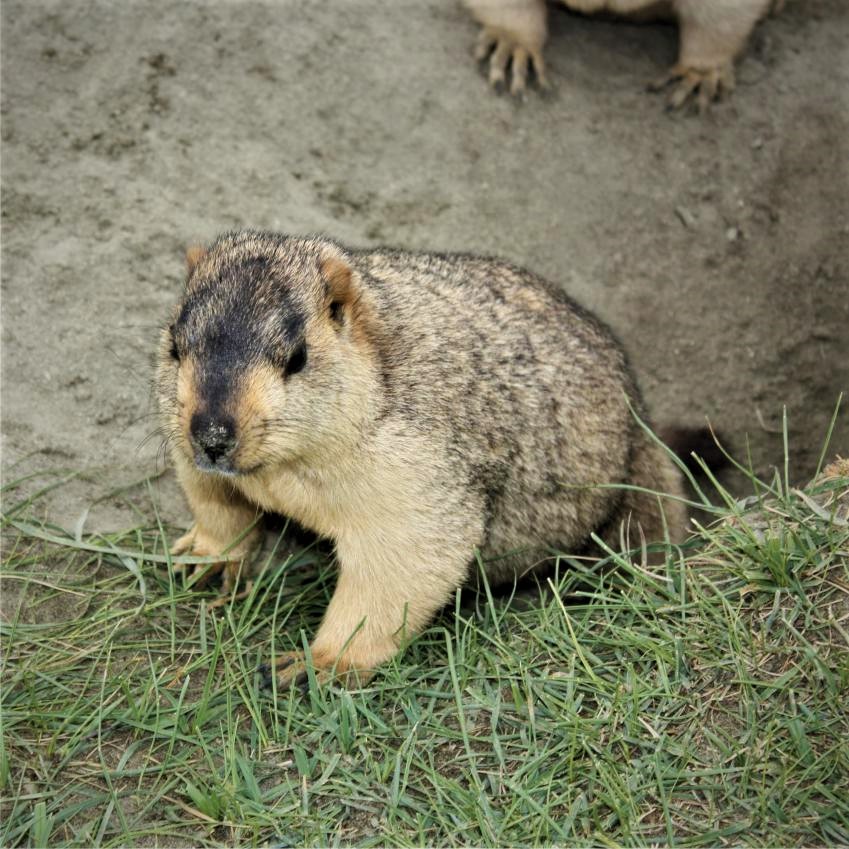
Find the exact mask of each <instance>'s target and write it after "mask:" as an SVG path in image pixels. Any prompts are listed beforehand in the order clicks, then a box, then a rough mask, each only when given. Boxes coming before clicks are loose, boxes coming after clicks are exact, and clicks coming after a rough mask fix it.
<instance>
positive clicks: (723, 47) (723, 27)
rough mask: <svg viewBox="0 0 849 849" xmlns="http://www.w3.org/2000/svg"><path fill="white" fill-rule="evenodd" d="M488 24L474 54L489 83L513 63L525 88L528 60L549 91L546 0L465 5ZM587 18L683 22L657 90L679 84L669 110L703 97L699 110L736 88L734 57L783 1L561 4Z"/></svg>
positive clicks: (468, 0) (516, 84)
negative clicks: (483, 66) (485, 67)
mask: <svg viewBox="0 0 849 849" xmlns="http://www.w3.org/2000/svg"><path fill="white" fill-rule="evenodd" d="M463 2H464V3H465V4H466V6H468V8H469V9H470V10H471V12H472V14H473V15H474V17H475V18H476V19H477V21H478V22H479V23H480V24H481V25H482V29H481V33H480V38H479V39H478V46H477V49H476V51H475V56H476V58H477V59H478V61H480V60H483V59H485V58H486V57H487V56H489V81H490V83H491V84H492V85H493V86H499V85H502V84H503V83H504V82H505V78H506V73H507V64H508V62H510V61H511V60H512V74H513V79H512V82H511V84H510V91H511V92H512V93H513V94H521V93H522V92H523V91H524V90H525V82H526V79H527V74H528V63H529V61H530V62H531V63H532V64H533V67H534V70H535V71H536V75H537V80H538V81H539V84H540V86H542V87H546V86H547V81H546V78H545V63H544V62H543V58H542V49H543V45H544V44H545V39H546V35H547V32H546V6H545V0H463ZM560 2H562V3H563V4H565V5H566V6H567V7H568V8H570V9H572V10H574V11H576V12H583V13H586V14H593V13H598V12H602V13H611V14H614V15H622V16H626V17H630V18H637V19H640V20H651V19H657V18H661V19H662V18H673V19H674V20H676V21H677V23H678V29H679V52H678V61H677V62H676V63H675V65H673V66H672V68H670V70H669V71H668V72H667V73H666V74H665V75H664V76H663V77H662V78H660V79H659V80H656V81H655V82H654V83H652V84H651V87H652V88H655V89H661V88H663V87H665V86H666V85H667V84H669V83H671V82H674V81H677V83H676V85H675V86H674V88H673V90H672V93H671V95H670V97H669V105H670V106H671V107H673V108H678V107H680V106H681V105H682V104H683V103H685V102H686V100H687V99H688V98H689V97H690V96H691V95H696V97H697V103H698V106H699V109H700V111H701V110H704V109H705V108H706V107H707V105H708V104H709V103H710V101H711V100H713V99H715V98H716V97H718V96H719V94H720V92H721V91H723V90H725V91H730V90H731V89H733V88H734V59H735V58H736V56H737V54H738V53H740V51H741V50H742V49H743V47H744V46H745V44H746V41H747V40H748V38H749V34H750V33H751V31H752V29H753V28H754V26H755V24H756V23H757V22H758V20H760V18H762V17H763V16H764V15H765V14H766V13H767V11H768V10H769V7H770V5H772V3H773V2H775V5H776V8H778V6H780V5H783V0H560Z"/></svg>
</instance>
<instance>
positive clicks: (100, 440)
mask: <svg viewBox="0 0 849 849" xmlns="http://www.w3.org/2000/svg"><path fill="white" fill-rule="evenodd" d="M2 14H3V30H2V62H3V67H2V71H3V78H2V82H3V92H2V94H3V114H2V138H3V148H2V182H3V196H2V201H3V203H2V215H3V242H2V263H3V264H2V272H3V274H2V278H3V301H2V334H3V335H2V339H3V343H2V345H3V347H2V354H3V356H2V404H3V408H2V434H3V444H2V462H3V469H4V475H5V478H6V480H7V481H8V480H10V479H12V478H16V477H19V476H20V475H23V474H26V473H29V472H31V471H34V470H37V469H46V468H56V467H64V468H74V469H85V470H88V471H91V472H93V473H95V477H94V478H93V479H92V480H89V481H80V482H78V483H77V484H75V485H74V486H73V487H72V488H71V489H66V490H63V491H62V495H61V496H57V497H55V498H53V500H52V502H49V505H48V509H49V510H51V511H52V512H53V513H54V514H55V516H56V518H57V519H59V520H60V521H70V520H72V519H73V518H74V517H75V516H77V515H79V513H80V512H81V510H82V509H83V507H84V506H85V504H87V503H88V502H90V501H91V500H92V499H93V498H95V497H96V496H98V495H101V494H103V493H104V492H105V491H107V490H108V489H109V488H110V487H112V486H118V485H121V484H123V483H127V482H130V481H133V480H136V479H139V478H141V477H143V476H144V475H146V474H148V473H150V472H152V471H153V470H154V468H155V457H156V453H157V447H158V441H157V440H156V439H155V438H154V439H152V440H150V441H147V442H145V438H146V437H147V436H148V435H149V434H150V433H151V432H152V431H153V430H154V428H155V421H154V419H153V418H152V417H151V414H152V413H153V406H152V403H151V397H150V391H149V379H150V376H151V364H152V357H153V350H154V347H155V344H156V338H157V327H158V326H159V325H160V324H161V323H162V322H163V321H164V320H165V318H166V317H167V315H168V312H169V308H170V307H171V305H172V303H173V302H174V301H175V298H176V296H177V293H178V291H179V289H180V286H181V283H182V275H183V260H182V251H183V249H184V247H185V246H186V245H187V244H190V243H192V242H194V241H198V240H200V241H202V240H209V239H211V238H213V237H214V236H215V235H216V234H217V233H218V232H219V231H221V230H224V229H229V228H236V227H242V226H252V227H260V228H272V229H279V230H286V231H291V232H311V231H323V232H327V233H329V234H332V235H334V236H336V237H337V238H339V239H340V240H342V241H347V242H348V243H350V244H353V245H366V244H377V243H389V244H397V245H403V246H407V247H411V248H429V249H458V250H463V251H476V252H483V253H497V254H500V255H503V256H505V257H507V258H509V259H511V260H513V261H515V262H518V263H522V264H526V265H528V266H530V267H532V268H534V269H536V270H538V271H539V272H541V273H543V274H545V275H548V276H550V277H552V278H553V279H555V280H558V281H560V282H561V283H562V285H563V286H564V287H566V289H567V290H568V291H569V292H571V293H572V294H573V295H574V296H575V297H576V298H578V299H579V300H581V301H582V302H583V303H585V304H586V305H587V306H589V307H590V308H592V309H593V310H595V311H597V312H598V313H599V314H600V315H601V316H603V317H604V318H605V319H606V320H607V321H608V322H609V323H610V324H611V325H612V326H613V327H614V328H615V330H616V331H617V332H618V334H619V335H620V336H621V338H622V339H623V340H624V342H625V344H626V346H627V347H628V349H629V350H630V352H631V354H632V358H633V361H634V364H635V366H636V369H637V371H638V373H639V377H640V380H641V383H642V386H643V388H644V390H645V393H646V395H647V396H648V399H649V402H650V404H651V406H652V408H653V410H654V413H655V419H656V421H657V422H680V423H687V424H699V423H701V422H702V421H703V420H704V417H705V416H709V417H710V419H711V421H712V422H714V423H715V424H716V425H717V426H718V427H721V428H722V429H723V430H724V431H725V432H726V433H727V434H729V435H730V436H731V438H732V441H733V442H734V444H735V446H736V447H737V448H738V449H740V451H741V452H742V449H743V446H744V445H745V440H746V437H747V435H748V438H749V439H750V441H751V450H752V454H753V457H754V461H755V464H756V466H757V467H758V468H759V469H766V468H769V466H770V465H771V464H773V463H776V462H779V460H780V457H781V437H780V434H779V429H780V422H781V415H782V407H783V406H784V405H786V407H787V411H788V415H789V421H790V431H791V445H792V451H793V464H792V467H791V474H792V475H793V476H794V477H795V478H796V479H803V478H805V477H806V476H808V475H809V473H810V472H811V470H812V469H813V467H814V466H815V464H816V459H817V455H818V453H819V450H820V446H821V442H822V438H823V434H824V432H825V430H826V426H827V422H828V420H829V417H830V415H831V413H832V411H833V409H834V405H835V402H836V399H837V396H838V393H839V392H840V391H841V390H845V389H847V388H849V338H848V334H847V328H849V4H847V3H846V0H807V2H806V0H796V2H793V0H790V2H789V3H788V5H787V8H786V9H785V11H784V13H783V14H781V15H780V16H778V17H773V18H771V19H769V20H767V21H765V22H764V23H762V24H761V25H760V27H759V28H758V30H757V32H756V33H755V36H754V38H753V40H752V43H751V44H750V46H749V49H748V51H747V53H746V55H745V57H744V59H743V61H742V62H741V63H740V66H739V74H738V76H739V87H738V90H737V92H736V93H735V94H734V96H733V97H732V98H731V99H730V100H729V101H727V102H724V103H722V104H720V105H718V106H717V107H715V108H714V109H713V110H712V111H711V113H710V114H709V115H707V116H706V117H704V118H699V117H696V116H695V115H692V114H688V115H674V116H670V115H668V114H666V113H665V112H664V111H663V109H662V103H661V101H660V99H659V98H658V97H657V96H655V95H651V94H648V93H646V92H645V91H644V83H645V82H646V81H648V80H649V79H651V78H653V77H655V76H657V74H658V73H659V72H660V71H661V70H662V69H664V68H665V67H666V66H667V65H668V64H670V63H671V61H672V60H673V58H674V54H675V49H676V32H675V30H674V28H672V27H670V26H662V25H658V26H654V25H650V26H648V25H647V26H638V25H631V24H627V23H618V22H607V21H604V22H602V21H597V20H589V19H584V18H580V17H576V16H573V15H570V14H568V13H566V12H565V11H562V10H560V9H556V10H553V11H552V15H551V30H552V32H551V39H550V43H549V46H548V54H547V55H548V59H549V62H550V76H551V79H552V81H553V82H554V83H555V85H556V90H555V92H554V93H553V95H552V96H550V97H547V98H541V97H539V96H538V95H536V94H532V95H531V96H529V98H528V99H527V101H526V102H524V103H516V102H513V101H511V100H510V99H509V98H508V97H505V96H501V97H499V96H496V95H495V94H493V93H491V92H490V91H489V90H488V89H487V87H486V84H485V81H484V79H483V77H482V75H481V73H480V72H479V71H478V70H477V69H476V68H475V66H474V64H473V62H472V60H471V58H470V57H471V50H472V46H473V43H474V40H475V37H476V26H475V25H474V23H473V22H472V20H471V19H470V18H469V17H468V15H467V14H466V13H465V12H464V11H463V9H462V8H460V6H459V4H458V3H457V2H455V0H417V1H416V2H413V0H399V2H383V3H378V2H376V0H369V2H365V0H332V2H325V3H314V2H309V0H277V2H266V3H259V2H236V0H233V2H218V3H211V2H209V3H197V2H180V3H164V2H159V3H155V2H149V0H134V2H133V3H115V2H80V0H63V1H62V2H61V3H60V2H45V0H40V1H39V0H26V1H25V0H5V1H4V3H3V8H2ZM833 448H834V449H835V450H841V451H842V452H843V453H844V454H845V453H849V415H843V417H842V419H841V421H840V423H839V425H838V428H837V431H836V434H835V439H834V443H833ZM161 497H162V499H163V502H164V505H165V508H164V512H165V514H166V518H169V519H174V520H175V521H177V522H181V521H185V520H186V513H185V507H184V506H183V503H182V501H181V499H180V497H179V495H178V493H177V492H176V489H175V486H174V483H173V481H171V480H170V477H168V476H166V477H165V478H164V479H163V482H162V483H161ZM100 521H103V522H107V523H108V522H110V521H117V517H114V516H113V517H109V516H104V517H103V518H102V519H101V520H100Z"/></svg>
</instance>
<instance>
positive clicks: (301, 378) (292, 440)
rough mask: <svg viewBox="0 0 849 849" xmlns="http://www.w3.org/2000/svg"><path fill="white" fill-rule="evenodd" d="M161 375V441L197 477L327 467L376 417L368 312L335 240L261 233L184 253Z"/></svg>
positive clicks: (233, 237)
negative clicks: (300, 465) (165, 439)
mask: <svg viewBox="0 0 849 849" xmlns="http://www.w3.org/2000/svg"><path fill="white" fill-rule="evenodd" d="M186 259H187V264H188V280H187V283H186V291H185V294H184V296H183V299H182V301H181V302H180V303H179V304H178V306H177V309H176V311H175V314H174V320H173V322H172V323H171V324H170V325H169V326H168V327H166V328H165V329H164V330H163V331H162V337H161V344H160V349H159V362H158V368H157V389H158V395H159V404H160V410H161V412H162V416H163V419H164V425H165V430H166V434H167V435H168V436H169V438H171V439H173V440H174V443H175V446H176V449H177V450H178V451H182V452H183V453H184V454H185V455H186V456H187V457H188V459H189V460H190V461H191V462H193V463H194V464H195V465H196V466H197V467H198V468H199V469H201V470H203V471H208V472H215V473H219V474H225V475H234V474H251V473H253V472H257V471H259V470H260V469H268V468H271V467H273V466H275V465H277V464H281V463H282V464H286V463H297V462H305V463H308V464H315V463H321V462H324V461H332V459H333V457H334V456H336V455H338V453H339V452H340V451H344V450H345V448H346V447H348V446H350V445H351V443H352V442H355V441H356V440H357V437H358V436H359V434H360V433H361V431H362V428H363V426H364V422H365V420H367V418H368V417H369V415H373V414H374V403H372V402H371V400H370V399H371V396H372V393H373V389H374V387H375V385H376V381H377V378H376V375H377V368H376V362H375V354H374V351H375V349H374V345H373V343H372V339H371V334H372V331H373V324H374V311H373V309H372V308H371V306H370V303H369V300H368V293H367V292H366V290H365V288H364V286H363V285H362V281H361V279H360V277H359V275H358V273H357V272H356V271H354V269H353V268H352V266H351V264H350V262H349V259H348V257H347V256H346V254H345V253H344V251H343V250H342V249H341V248H339V247H338V246H336V245H334V244H333V243H332V242H329V241H325V240H320V239H297V238H290V237H286V236H278V235H274V234H268V233H255V232H242V233H235V234H228V235H225V236H222V237H221V238H220V239H218V241H216V242H215V243H214V244H213V245H212V246H211V247H210V248H209V249H208V250H207V249H204V248H192V249H191V250H190V251H189V252H188V254H187V256H186Z"/></svg>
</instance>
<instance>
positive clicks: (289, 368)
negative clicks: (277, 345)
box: [283, 342, 307, 377]
mask: <svg viewBox="0 0 849 849" xmlns="http://www.w3.org/2000/svg"><path fill="white" fill-rule="evenodd" d="M306 364H307V343H306V342H301V344H300V345H298V347H297V348H295V350H294V351H292V356H291V357H289V359H288V361H287V363H286V368H285V369H284V370H283V371H284V374H285V376H286V377H291V376H292V375H293V374H297V373H298V372H299V371H301V370H302V369H303V367H304V366H305V365H306Z"/></svg>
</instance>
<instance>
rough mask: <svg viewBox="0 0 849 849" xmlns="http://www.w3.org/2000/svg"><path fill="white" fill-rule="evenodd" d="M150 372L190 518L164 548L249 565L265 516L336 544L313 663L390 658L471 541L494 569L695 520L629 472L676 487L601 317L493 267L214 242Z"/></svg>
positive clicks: (364, 669) (286, 244)
mask: <svg viewBox="0 0 849 849" xmlns="http://www.w3.org/2000/svg"><path fill="white" fill-rule="evenodd" d="M157 382H158V390H159V398H160V404H161V409H162V414H163V418H164V425H165V428H166V430H167V431H168V433H169V434H171V435H173V440H172V444H173V455H174V461H175V464H176V468H177V473H178V476H179V479H180V482H181V484H182V486H183V488H184V490H185V492H186V496H187V498H188V500H189V503H190V505H191V507H192V510H193V512H194V515H195V519H196V522H195V525H194V526H193V528H192V529H191V530H190V531H189V533H188V534H186V535H185V536H184V537H183V538H182V539H181V540H180V541H179V542H178V543H177V545H176V546H175V551H178V552H179V551H189V550H190V551H192V552H195V553H198V554H209V555H218V554H221V555H223V557H222V559H226V560H228V561H231V562H232V561H235V560H238V559H239V558H241V557H244V556H245V555H246V554H247V553H248V552H249V551H250V549H251V548H252V546H253V544H254V542H255V538H256V534H257V531H256V530H251V531H247V529H248V528H250V527H251V525H252V523H254V521H255V519H256V516H257V515H258V513H260V512H262V511H271V512H277V513H281V514H284V515H286V516H290V517H292V518H294V519H296V520H297V521H299V522H300V523H301V524H303V525H305V526H306V527H309V528H311V529H313V530H315V531H316V532H318V533H319V534H321V535H324V536H326V537H329V538H330V539H332V540H333V541H334V543H335V545H336V552H337V559H338V565H339V579H338V584H337V587H336V591H335V593H334V595H333V598H332V600H331V602H330V605H329V607H328V610H327V613H326V615H325V617H324V620H323V622H322V624H321V627H320V628H319V631H318V633H317V635H316V638H315V640H314V642H313V644H312V647H311V656H312V660H313V663H314V664H315V666H316V667H317V668H318V669H319V670H322V671H323V674H331V671H332V670H335V673H336V674H343V675H344V674H346V673H356V674H359V675H360V676H362V675H367V674H368V673H369V672H370V671H371V670H373V669H374V667H375V666H377V665H378V664H380V663H381V662H383V661H385V660H386V659H387V658H389V657H391V656H392V655H393V654H394V653H395V652H396V651H397V649H398V646H399V645H400V643H401V641H402V640H403V639H404V637H405V635H406V636H410V635H412V634H415V633H416V632H418V631H420V630H421V629H422V628H424V627H425V626H426V625H427V623H428V622H429V621H430V619H431V618H432V616H433V615H434V613H435V612H436V611H437V610H438V609H439V608H440V607H441V606H442V605H443V604H445V602H446V601H448V599H449V598H450V597H451V595H452V594H453V593H454V592H455V591H456V589H457V588H458V587H460V586H461V585H463V584H464V583H465V582H466V581H467V579H468V578H469V576H470V565H471V564H472V562H473V559H474V556H475V552H476V551H479V552H480V553H481V555H482V558H483V561H484V564H485V569H486V571H487V575H488V578H489V580H490V581H491V582H492V583H498V582H502V581H509V580H513V578H514V577H515V576H516V575H517V574H520V573H524V572H527V571H529V570H532V569H534V568H536V567H537V566H538V565H540V564H542V563H543V562H545V560H546V558H547V557H549V556H550V552H551V551H552V550H562V551H568V552H572V553H580V552H584V551H587V550H588V549H589V548H590V536H591V534H593V533H595V534H597V535H598V536H600V537H601V538H602V539H604V540H606V541H607V542H609V543H610V544H611V545H613V546H615V547H619V545H620V540H621V539H622V534H623V532H624V534H625V538H626V539H627V540H629V541H630V543H631V544H638V543H639V541H640V539H641V537H642V536H644V537H645V538H646V539H647V540H650V541H651V540H658V539H661V538H662V537H663V536H664V534H665V533H666V532H668V533H669V534H670V536H672V538H673V539H677V538H679V537H680V536H681V535H682V534H683V532H684V525H685V521H686V515H685V512H684V509H683V507H682V505H681V503H680V502H679V501H676V500H674V499H673V500H669V501H666V502H664V509H663V511H662V510H661V506H660V501H659V499H658V498H656V497H654V496H652V495H649V494H646V493H645V492H639V491H636V490H633V489H627V490H626V489H622V488H618V486H617V485H622V484H626V485H629V486H633V487H639V488H642V489H645V490H648V491H650V492H660V493H667V494H670V495H672V496H677V497H680V495H681V480H680V477H679V474H678V472H677V470H676V468H675V466H674V465H673V463H672V461H671V460H670V459H669V457H668V456H667V455H666V454H665V452H664V451H663V449H662V448H660V447H659V446H658V445H657V444H656V443H655V442H653V441H652V440H651V438H650V437H649V436H648V435H647V434H646V433H645V431H644V430H643V429H642V427H641V426H640V425H639V424H638V422H637V421H636V419H635V416H634V411H636V412H637V413H638V414H639V415H641V416H644V411H643V407H642V401H641V399H640V396H639V393H638V390H637V388H636V384H635V382H634V380H633V377H632V376H631V374H630V371H629V369H628V366H627V363H626V360H625V357H624V354H623V352H622V350H621V348H620V347H619V345H618V344H617V342H616V341H615V339H614V338H613V336H612V335H611V333H610V331H609V330H608V329H607V328H606V327H605V326H604V325H603V324H602V323H601V322H599V321H598V320H597V319H595V318H594V317H593V316H591V315H589V314H588V313H587V312H586V311H584V310H582V309H581V308H580V307H578V306H577V305H576V304H574V303H573V302H572V301H571V300H569V299H568V298H567V297H566V296H565V295H563V294H562V293H561V292H560V291H559V290H558V289H557V288H556V287H554V286H551V285H550V284H548V283H546V282H545V281H543V280H541V279H540V278H538V277H536V276H534V275H533V274H531V273H529V272H527V271H524V270H522V269H518V268H515V267H513V266H511V265H508V264H505V263H502V262H498V261H495V260H490V259H484V258H480V257H474V256H461V255H438V254H414V253H405V252H402V251H389V250H378V251H350V250H346V249H344V248H342V247H341V246H339V245H337V244H335V243H333V242H332V241H330V240H327V239H323V238H310V239H301V238H294V237H287V236H281V235H275V234H268V233H253V232H243V233H237V234H231V235H227V236H224V237H222V238H220V239H219V240H218V241H217V242H216V243H215V244H213V245H212V246H211V247H210V248H209V250H208V251H196V252H194V253H193V254H191V255H190V257H189V277H188V282H187V286H186V292H185V296H184V298H183V300H182V303H181V304H180V305H179V308H178V310H177V312H176V313H175V318H174V321H173V322H172V324H171V325H170V326H169V327H168V328H166V330H165V331H163V335H162V342H161V348H160V361H159V368H158V373H157ZM664 511H665V515H664ZM623 529H624V530H623ZM234 541H235V542H234ZM226 578H232V574H231V573H230V571H229V570H228V571H227V572H226ZM284 667H285V668H284ZM302 671H303V658H302V657H301V656H300V655H297V656H296V655H293V656H289V657H287V658H285V659H284V660H283V661H282V662H281V667H280V678H281V681H282V682H283V683H285V682H286V681H288V680H290V679H291V678H292V677H293V676H296V675H298V674H300V673H301V672H302Z"/></svg>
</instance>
